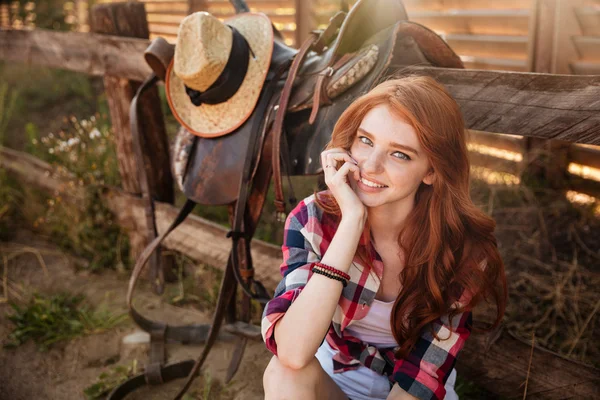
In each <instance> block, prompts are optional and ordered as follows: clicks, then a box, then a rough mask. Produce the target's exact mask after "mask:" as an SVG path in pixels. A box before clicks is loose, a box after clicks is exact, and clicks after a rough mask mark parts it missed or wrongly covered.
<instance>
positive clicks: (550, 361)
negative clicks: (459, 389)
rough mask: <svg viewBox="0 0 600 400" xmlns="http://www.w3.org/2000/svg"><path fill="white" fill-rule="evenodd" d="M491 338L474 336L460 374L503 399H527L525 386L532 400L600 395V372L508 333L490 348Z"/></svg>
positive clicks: (460, 363) (460, 362)
mask: <svg viewBox="0 0 600 400" xmlns="http://www.w3.org/2000/svg"><path fill="white" fill-rule="evenodd" d="M488 339H489V337H488V335H477V334H475V335H472V336H471V337H470V338H469V340H467V344H466V346H465V348H464V349H463V351H462V353H461V355H460V357H459V358H458V362H457V366H456V368H457V370H458V371H460V374H461V375H463V376H465V377H466V378H468V379H471V380H472V381H474V382H477V385H479V386H481V387H484V388H486V389H488V390H489V389H492V388H493V393H494V394H497V395H500V396H501V397H502V398H507V399H516V398H519V399H521V398H523V389H524V386H523V384H524V382H525V380H526V379H527V376H529V382H528V384H527V398H531V399H548V400H550V399H552V400H559V399H593V398H596V396H597V394H598V393H600V371H598V370H597V369H595V368H592V367H590V366H588V365H584V364H580V363H577V362H575V361H570V360H567V359H565V358H563V357H560V356H558V355H556V354H554V353H552V352H549V351H547V350H544V349H541V348H534V351H533V358H532V360H531V372H530V373H529V375H528V372H527V371H528V368H529V358H530V357H529V356H530V353H531V345H528V344H526V343H523V342H521V341H519V340H517V339H515V338H513V337H511V336H510V335H508V334H507V333H506V332H504V333H502V334H501V335H500V337H499V339H498V340H497V341H496V342H494V343H493V344H492V345H491V346H489V348H488V343H486V342H487V340H488Z"/></svg>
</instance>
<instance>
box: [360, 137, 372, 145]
mask: <svg viewBox="0 0 600 400" xmlns="http://www.w3.org/2000/svg"><path fill="white" fill-rule="evenodd" d="M358 140H360V141H361V142H363V143H364V144H371V141H370V140H369V138H368V137H365V136H359V137H358Z"/></svg>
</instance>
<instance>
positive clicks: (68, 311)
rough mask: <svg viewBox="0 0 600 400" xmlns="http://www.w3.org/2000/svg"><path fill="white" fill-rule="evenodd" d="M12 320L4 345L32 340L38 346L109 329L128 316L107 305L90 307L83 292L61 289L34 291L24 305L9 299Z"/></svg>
mask: <svg viewBox="0 0 600 400" xmlns="http://www.w3.org/2000/svg"><path fill="white" fill-rule="evenodd" d="M10 305H11V307H12V309H13V314H12V315H9V316H8V319H9V320H10V321H11V322H12V323H13V324H14V328H13V330H12V332H11V333H10V334H9V337H8V339H9V341H8V342H7V343H5V345H4V346H5V347H9V348H10V347H16V346H19V345H21V344H23V343H25V342H27V341H28V340H33V341H34V342H35V343H36V344H37V345H38V347H39V349H40V350H42V351H44V350H47V349H48V348H49V347H50V346H52V344H54V343H56V342H58V341H61V340H69V339H72V338H74V337H77V336H82V335H89V334H93V333H99V332H102V331H105V330H108V329H110V328H112V327H114V326H116V325H118V324H120V323H122V322H123V321H125V320H126V319H127V314H125V313H123V314H113V313H111V312H110V310H108V308H107V307H98V308H97V309H92V308H90V307H89V306H88V305H87V304H84V296H83V295H71V294H69V293H60V294H56V295H53V296H49V297H45V296H41V295H34V296H33V298H32V299H31V300H30V301H29V304H27V306H25V307H20V306H18V305H17V304H16V303H10Z"/></svg>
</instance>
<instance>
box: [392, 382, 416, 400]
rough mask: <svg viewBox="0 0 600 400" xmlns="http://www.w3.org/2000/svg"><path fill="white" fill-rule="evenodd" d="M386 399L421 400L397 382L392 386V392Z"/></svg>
mask: <svg viewBox="0 0 600 400" xmlns="http://www.w3.org/2000/svg"><path fill="white" fill-rule="evenodd" d="M386 400H419V399H418V398H416V397H415V396H413V395H412V394H408V393H406V391H405V390H404V389H402V388H401V387H400V386H398V384H397V383H395V384H394V386H393V387H392V390H391V392H390V394H388V397H387V399H386Z"/></svg>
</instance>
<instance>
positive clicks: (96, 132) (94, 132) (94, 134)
mask: <svg viewBox="0 0 600 400" xmlns="http://www.w3.org/2000/svg"><path fill="white" fill-rule="evenodd" d="M100 136H101V133H100V131H99V130H98V128H94V129H92V131H91V132H90V139H94V138H97V137H100Z"/></svg>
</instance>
